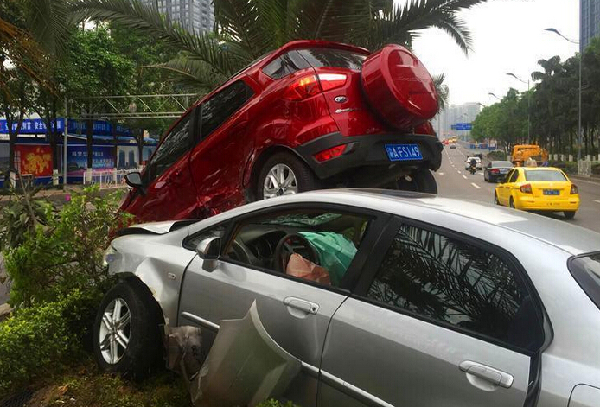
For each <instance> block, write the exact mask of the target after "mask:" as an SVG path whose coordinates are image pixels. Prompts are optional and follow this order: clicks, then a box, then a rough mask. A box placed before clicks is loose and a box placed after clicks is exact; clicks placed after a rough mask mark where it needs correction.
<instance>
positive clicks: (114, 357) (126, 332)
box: [98, 298, 131, 365]
mask: <svg viewBox="0 0 600 407" xmlns="http://www.w3.org/2000/svg"><path fill="white" fill-rule="evenodd" d="M98 336H99V338H98V343H99V345H100V353H101V354H102V357H103V358H104V360H105V361H106V363H108V364H110V365H116V364H117V363H118V362H119V361H120V360H121V358H123V355H124V354H125V349H127V345H128V344H129V339H130V338H131V311H130V310H129V306H128V305H127V303H126V302H125V300H123V299H122V298H115V299H114V300H112V301H111V302H110V303H109V304H108V305H107V306H106V308H105V309H104V315H103V316H102V321H101V322H100V329H99V332H98Z"/></svg>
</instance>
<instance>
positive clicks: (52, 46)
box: [24, 0, 71, 58]
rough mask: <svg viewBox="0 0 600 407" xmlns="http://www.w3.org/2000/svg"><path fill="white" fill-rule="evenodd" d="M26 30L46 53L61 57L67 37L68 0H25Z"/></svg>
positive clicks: (69, 3) (69, 2) (69, 4)
mask: <svg viewBox="0 0 600 407" xmlns="http://www.w3.org/2000/svg"><path fill="white" fill-rule="evenodd" d="M25 3H26V4H25V7H24V10H25V13H26V16H25V21H26V24H27V30H28V31H29V32H30V33H31V36H32V37H33V39H35V41H37V43H38V44H39V45H40V48H41V49H42V50H44V51H45V52H46V54H48V55H52V56H53V57H59V58H60V57H61V56H62V55H63V54H64V52H65V51H66V46H67V45H66V44H67V41H68V38H69V24H68V15H69V11H70V6H71V1H70V0H25Z"/></svg>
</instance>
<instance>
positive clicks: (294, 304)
mask: <svg viewBox="0 0 600 407" xmlns="http://www.w3.org/2000/svg"><path fill="white" fill-rule="evenodd" d="M283 303H284V304H285V306H287V307H289V308H293V309H297V310H299V311H302V312H304V313H306V314H311V315H317V311H319V304H316V303H314V302H310V301H306V300H303V299H302V298H297V297H286V298H284V300H283Z"/></svg>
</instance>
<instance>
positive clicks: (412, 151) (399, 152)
mask: <svg viewBox="0 0 600 407" xmlns="http://www.w3.org/2000/svg"><path fill="white" fill-rule="evenodd" d="M385 152H386V153H387V156H388V158H389V159H390V161H414V160H422V159H423V155H422V154H421V150H419V146H418V145H417V144H386V145H385Z"/></svg>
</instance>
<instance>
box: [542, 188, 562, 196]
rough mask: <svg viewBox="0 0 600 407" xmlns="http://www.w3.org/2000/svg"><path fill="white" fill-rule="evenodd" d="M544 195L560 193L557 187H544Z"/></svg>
mask: <svg viewBox="0 0 600 407" xmlns="http://www.w3.org/2000/svg"><path fill="white" fill-rule="evenodd" d="M544 195H560V191H559V190H558V189H544Z"/></svg>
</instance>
